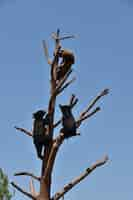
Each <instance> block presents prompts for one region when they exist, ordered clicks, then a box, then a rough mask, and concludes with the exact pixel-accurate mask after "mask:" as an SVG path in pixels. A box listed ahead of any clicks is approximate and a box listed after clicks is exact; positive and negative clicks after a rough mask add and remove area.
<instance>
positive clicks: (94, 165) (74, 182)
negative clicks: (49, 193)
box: [52, 156, 108, 200]
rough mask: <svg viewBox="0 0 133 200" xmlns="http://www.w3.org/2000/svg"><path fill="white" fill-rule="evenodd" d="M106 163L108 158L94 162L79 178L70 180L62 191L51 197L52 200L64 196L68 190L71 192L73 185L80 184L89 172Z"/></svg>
mask: <svg viewBox="0 0 133 200" xmlns="http://www.w3.org/2000/svg"><path fill="white" fill-rule="evenodd" d="M107 161H108V156H105V157H104V158H103V159H101V160H98V161H96V162H95V163H94V164H93V165H92V166H91V167H89V168H87V169H86V170H85V172H84V173H82V174H81V175H80V176H79V177H77V178H75V179H74V180H72V181H71V182H70V183H68V184H67V185H65V186H64V187H63V189H62V190H61V191H59V192H57V193H56V194H55V195H54V196H53V197H52V200H58V199H60V198H61V197H62V196H64V194H66V193H67V192H68V191H69V190H71V189H72V188H73V187H74V186H75V185H77V184H78V183H80V182H81V181H82V180H83V179H84V178H86V177H87V176H88V175H89V174H90V173H91V172H93V171H94V170H95V169H96V168H97V167H100V166H102V165H104V164H105V163H106V162H107Z"/></svg>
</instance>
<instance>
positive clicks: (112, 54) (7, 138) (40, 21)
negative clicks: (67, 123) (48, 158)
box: [0, 0, 133, 200]
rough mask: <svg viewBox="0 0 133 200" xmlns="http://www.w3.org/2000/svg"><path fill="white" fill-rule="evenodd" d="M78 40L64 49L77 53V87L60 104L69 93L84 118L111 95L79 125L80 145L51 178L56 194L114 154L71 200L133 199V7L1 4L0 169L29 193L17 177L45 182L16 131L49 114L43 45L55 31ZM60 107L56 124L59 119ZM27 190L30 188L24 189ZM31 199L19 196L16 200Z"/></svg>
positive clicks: (73, 142) (127, 2) (73, 143)
mask: <svg viewBox="0 0 133 200" xmlns="http://www.w3.org/2000/svg"><path fill="white" fill-rule="evenodd" d="M58 27H59V28H60V29H61V30H62V33H72V34H76V35H78V37H77V39H76V40H69V41H65V42H63V45H64V46H65V47H67V48H71V49H73V51H74V52H75V54H76V64H75V66H74V74H75V75H76V76H77V81H76V82H75V83H74V84H73V85H72V87H71V88H69V89H67V91H66V93H63V94H62V96H61V97H60V98H58V100H57V105H58V104H59V103H66V102H67V100H68V99H69V97H70V95H71V93H75V94H76V95H77V96H78V97H79V99H80V101H79V104H78V105H77V109H76V111H75V112H74V113H75V115H76V116H78V114H79V112H80V111H82V109H83V108H84V107H85V106H86V105H87V103H88V102H89V100H91V99H92V98H93V97H94V96H95V95H96V94H97V93H98V92H99V91H101V90H102V89H103V88H106V87H108V88H110V89H111V93H110V95H109V96H108V97H105V98H104V100H103V101H101V102H100V103H99V104H98V105H100V106H101V107H102V111H101V112H100V113H98V114H97V115H96V116H95V117H93V118H91V119H90V120H88V121H86V122H85V125H84V126H81V129H80V132H81V134H82V136H81V137H80V138H74V139H70V140H69V141H66V142H65V144H64V146H62V148H61V151H60V153H59V155H58V157H57V162H56V166H55V169H54V176H53V179H54V180H53V192H54V191H57V190H58V189H60V188H61V187H62V186H63V184H64V183H67V182H68V181H69V180H71V178H73V177H75V176H77V175H79V174H80V172H82V171H83V169H85V168H86V167H88V166H89V165H90V164H91V163H92V162H93V161H95V160H96V159H98V158H101V157H102V155H104V154H106V153H107V154H108V155H109V156H110V162H109V163H108V164H107V165H106V166H104V167H103V168H100V169H97V170H96V171H95V172H94V173H93V174H92V175H91V176H90V177H88V178H87V179H86V180H84V181H83V182H82V183H81V184H80V185H78V186H77V187H76V188H75V189H74V190H72V191H71V192H70V193H69V194H68V195H66V196H65V200H67V199H77V200H81V199H83V197H84V199H85V198H87V199H95V200H96V199H108V200H112V199H121V200H125V199H126V200H128V199H131V197H132V196H133V189H132V185H133V156H132V152H133V122H132V119H133V106H132V102H133V88H132V86H133V4H132V1H131V0H121V1H120V0H111V1H110V0H100V1H99V0H95V1H94V0H89V1H87V0H86V1H81V0H78V1H76V0H73V1H70V0H67V1H61V0H58V1H51V0H49V1H44V0H29V1H27V0H23V1H20V0H19V1H17V0H0V132H1V133H0V134H1V140H0V167H2V168H3V169H4V170H5V172H6V173H7V174H8V176H9V178H10V180H15V181H16V182H17V183H18V184H20V185H22V186H24V187H25V188H27V186H28V181H29V179H28V178H23V177H18V178H14V177H13V173H14V172H17V171H21V170H27V171H30V172H34V173H35V174H37V175H39V173H40V164H41V163H40V161H39V160H38V159H37V158H36V154H35V149H34V146H33V144H32V141H31V138H29V137H27V136H25V135H23V134H21V133H19V132H17V131H15V129H14V128H13V126H15V125H17V126H22V127H25V128H27V129H31V127H32V112H34V111H35V110H37V109H40V108H47V103H48V97H49V90H48V89H49V74H48V73H49V66H48V65H47V63H46V61H45V58H44V54H43V49H42V39H46V40H47V41H48V45H49V47H50V48H49V49H50V54H51V56H52V48H53V41H52V40H51V38H50V34H51V32H53V31H56V29H57V28H58ZM58 111H59V110H58V108H57V113H56V115H57V117H58V118H59V113H58ZM25 183H26V184H25ZM17 199H27V198H25V197H23V195H21V194H20V193H18V192H16V196H15V197H14V200H17Z"/></svg>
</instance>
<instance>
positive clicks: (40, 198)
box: [11, 30, 109, 200]
mask: <svg viewBox="0 0 133 200" xmlns="http://www.w3.org/2000/svg"><path fill="white" fill-rule="evenodd" d="M52 38H53V39H54V41H55V49H54V54H53V60H52V61H50V59H49V56H48V49H47V46H46V42H45V41H43V48H44V53H45V56H46V59H47V62H48V64H49V65H50V67H51V68H50V78H51V79H50V85H51V91H50V99H49V104H48V115H49V120H50V123H49V125H48V134H51V137H52V140H51V142H50V143H49V145H48V146H47V147H45V149H44V152H43V153H44V154H43V160H42V169H41V175H40V176H39V177H38V176H36V175H34V174H32V173H30V172H25V171H23V172H18V173H15V174H14V175H15V176H30V177H31V182H30V192H27V191H25V190H24V189H22V188H21V187H20V186H18V185H17V184H16V183H14V182H11V184H12V186H14V187H15V188H16V189H17V190H18V191H20V192H21V193H23V194H24V195H26V196H27V197H29V198H31V199H34V200H58V199H60V198H61V197H64V195H65V194H66V193H67V192H68V191H70V190H71V189H72V188H73V187H74V186H76V185H77V184H78V183H79V182H81V181H82V180H83V179H84V178H86V177H87V176H88V175H89V174H90V173H91V172H92V171H93V170H95V169H96V168H97V167H100V166H102V165H104V164H105V163H106V162H107V161H108V156H104V157H103V158H102V159H101V160H98V161H96V162H95V163H94V164H92V165H91V166H90V167H87V168H86V169H85V171H84V172H83V173H82V174H81V175H80V176H78V177H76V178H74V179H73V180H71V181H70V182H69V183H68V184H66V185H65V186H63V187H62V189H60V190H59V191H58V192H56V193H55V194H54V195H53V196H51V184H52V172H53V166H54V163H55V158H56V155H57V153H58V151H59V148H60V146H61V144H63V142H64V140H65V137H64V133H63V132H60V133H59V134H58V136H57V137H56V138H54V130H55V128H56V127H57V126H58V125H59V124H60V123H61V122H62V119H59V120H58V121H55V119H54V114H55V103H56V99H57V97H58V95H59V94H61V93H62V92H63V91H64V90H65V89H66V88H67V87H68V86H69V85H70V84H71V83H72V82H73V81H74V80H75V77H74V78H72V79H71V80H68V78H69V76H70V74H71V73H72V68H71V66H69V70H68V71H67V72H65V74H64V75H63V77H62V79H60V80H59V81H57V78H56V71H57V69H58V67H59V63H60V57H61V50H62V46H61V40H64V39H70V38H74V36H73V35H70V36H63V37H61V36H60V31H59V30H57V32H56V33H53V34H52ZM108 92H109V90H108V89H104V90H103V91H101V92H100V93H99V94H98V95H97V96H96V97H95V98H94V99H93V100H92V101H91V102H90V103H89V105H88V106H87V108H85V110H83V111H82V112H81V114H80V115H79V117H78V119H77V120H76V127H77V128H79V127H80V125H81V124H82V123H83V122H84V121H85V120H86V119H88V118H90V117H92V116H93V115H95V114H96V113H97V112H98V111H99V110H100V107H96V108H93V107H94V106H95V104H96V103H97V101H98V100H99V99H101V98H102V97H103V96H105V95H107V94H108ZM77 102H78V99H77V98H76V96H75V95H72V96H71V97H70V100H69V103H68V105H69V106H70V107H71V108H73V107H74V106H75V105H76V104H77ZM15 128H16V129H17V130H19V131H21V132H22V133H25V134H26V135H28V136H30V137H31V139H32V136H33V135H32V132H30V131H28V130H26V129H24V128H20V127H16V126H15ZM61 130H62V129H61ZM77 135H78V134H77ZM33 179H34V180H36V181H39V183H40V191H39V192H36V190H35V187H34V183H33Z"/></svg>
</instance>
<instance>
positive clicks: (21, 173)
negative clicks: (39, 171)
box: [14, 172, 40, 181]
mask: <svg viewBox="0 0 133 200" xmlns="http://www.w3.org/2000/svg"><path fill="white" fill-rule="evenodd" d="M14 176H30V177H32V178H34V179H35V180H37V181H40V177H38V176H35V175H34V174H32V173H29V172H18V173H15V174H14Z"/></svg>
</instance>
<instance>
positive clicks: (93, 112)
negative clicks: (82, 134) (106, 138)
mask: <svg viewBox="0 0 133 200" xmlns="http://www.w3.org/2000/svg"><path fill="white" fill-rule="evenodd" d="M100 110H101V109H100V107H97V108H96V109H94V110H93V111H92V112H91V113H88V114H86V115H85V116H82V118H80V119H79V120H77V121H76V124H77V127H79V126H80V125H81V123H82V122H83V121H84V120H86V119H88V118H90V117H92V116H93V115H94V114H96V113H97V112H98V111H100Z"/></svg>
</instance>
